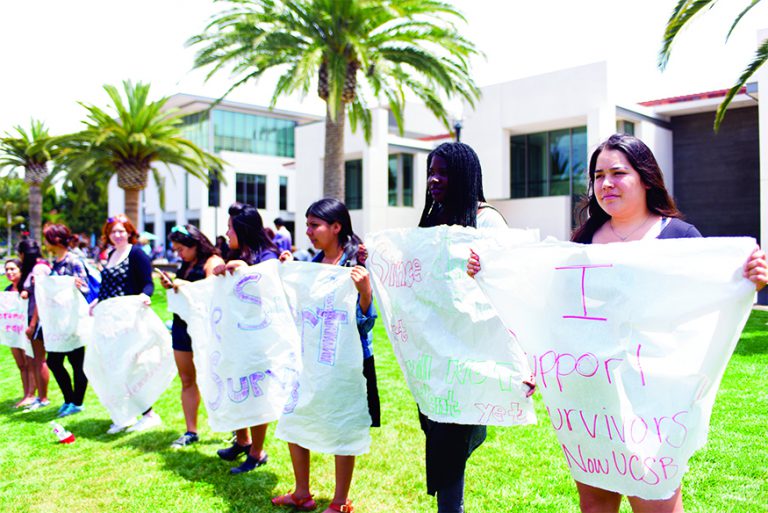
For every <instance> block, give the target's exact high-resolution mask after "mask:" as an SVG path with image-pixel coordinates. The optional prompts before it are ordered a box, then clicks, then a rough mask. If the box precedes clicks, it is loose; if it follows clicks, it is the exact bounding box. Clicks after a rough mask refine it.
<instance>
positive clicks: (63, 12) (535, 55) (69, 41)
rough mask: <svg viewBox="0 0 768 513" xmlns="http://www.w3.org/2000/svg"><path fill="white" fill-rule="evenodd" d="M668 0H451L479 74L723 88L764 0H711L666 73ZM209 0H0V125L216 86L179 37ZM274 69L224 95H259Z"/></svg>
mask: <svg viewBox="0 0 768 513" xmlns="http://www.w3.org/2000/svg"><path fill="white" fill-rule="evenodd" d="M676 2H677V0H633V1H629V0H581V1H575V0H535V1H530V0H454V4H455V5H456V6H457V7H458V8H459V10H461V11H462V12H463V13H464V15H465V16H466V18H467V21H468V23H466V24H461V23H459V24H458V27H459V30H460V31H461V32H462V34H464V35H465V36H466V37H467V38H469V39H470V40H472V41H473V42H474V43H475V44H476V45H477V46H478V47H479V49H480V50H481V51H482V52H484V54H485V57H484V58H477V59H475V60H474V61H473V63H472V70H473V76H474V78H475V81H476V83H477V84H478V85H480V86H483V85H489V84H494V83H499V82H504V81H508V80H513V79H516V78H522V77H526V76H531V75H537V74H541V73H546V72H549V71H555V70H558V69H563V68H569V67H574V66H578V65H582V64H588V63H592V62H597V61H604V60H607V61H608V62H609V63H610V64H609V65H610V66H611V69H612V70H613V73H615V74H616V76H618V77H620V82H621V91H622V92H623V97H622V98H620V99H622V100H628V101H634V102H639V101H645V100H651V99H658V98H665V97H668V96H676V95H681V94H690V93H696V92H703V91H710V90H715V89H724V88H727V87H730V86H731V85H732V84H733V82H734V81H735V80H736V79H737V77H738V76H739V74H740V72H741V70H742V69H743V68H744V67H745V66H746V65H747V64H748V63H749V62H750V61H751V59H752V56H753V55H754V52H755V49H756V47H757V30H758V29H764V28H768V2H761V3H760V4H758V6H757V7H755V8H754V9H752V11H750V13H748V14H747V15H746V16H745V17H744V18H743V19H742V21H741V23H740V25H739V26H738V27H737V29H736V31H735V32H734V34H732V36H731V38H730V40H729V41H728V43H727V44H726V43H725V36H726V34H727V32H728V29H729V27H730V24H731V22H732V20H733V19H734V18H735V16H736V15H737V14H738V12H739V11H740V10H741V9H742V8H743V7H744V6H746V5H747V4H748V2H749V0H728V1H727V2H719V3H717V4H716V6H715V8H713V9H712V10H711V11H709V12H706V13H703V15H702V16H700V17H699V18H698V19H696V20H695V21H694V23H692V24H691V25H690V27H689V28H688V29H687V30H686V31H684V32H683V33H682V34H681V35H680V36H679V40H678V42H677V44H676V46H675V49H674V51H673V54H672V59H671V61H670V63H669V65H668V67H667V70H666V71H665V72H664V73H661V72H660V71H659V70H658V69H657V67H656V59H657V54H658V51H659V48H660V46H661V38H662V35H663V30H664V25H665V23H666V20H667V18H668V17H669V14H670V12H671V11H672V8H673V7H674V5H675V3H676ZM225 6H226V5H225V4H224V3H223V2H212V1H211V0H131V1H125V0H124V1H117V0H69V1H67V2H62V1H60V0H1V1H0V55H1V56H2V57H0V133H4V132H6V131H8V130H10V129H11V127H13V126H15V125H18V124H21V125H24V126H26V125H28V124H29V120H30V118H35V119H41V120H43V121H44V122H45V123H46V125H47V126H48V127H49V128H50V129H51V131H52V133H64V132H68V131H75V130H78V129H79V128H81V120H82V119H83V118H84V114H85V109H84V108H83V107H82V106H80V105H79V104H78V103H77V102H78V101H80V102H84V103H90V104H95V105H98V106H101V107H105V106H106V105H107V104H108V98H107V96H106V93H105V92H104V91H103V90H102V86H103V84H119V83H120V82H121V81H122V80H124V79H131V80H133V81H134V82H136V81H144V82H150V83H151V84H152V91H151V95H152V97H153V98H159V97H160V96H169V95H172V94H174V93H188V94H195V95H200V96H208V97H218V96H220V95H221V94H223V93H224V92H225V91H226V89H227V88H228V86H229V84H230V83H231V80H232V78H231V77H230V76H228V75H227V74H226V73H223V74H221V75H220V76H216V77H213V78H212V79H211V80H209V81H208V82H206V81H205V80H204V78H205V73H204V72H202V71H200V70H194V71H193V70H192V62H193V59H194V53H195V50H194V49H193V48H186V47H185V46H184V42H185V41H186V40H187V39H188V38H189V37H190V36H192V35H194V34H197V33H199V32H201V31H202V29H203V28H204V26H205V24H206V21H207V20H208V19H209V17H210V16H211V15H212V14H214V13H216V12H218V11H220V10H221V9H223V8H224V7H225ZM273 84H274V80H273V77H271V76H267V77H264V78H263V79H262V80H260V81H259V83H258V84H246V85H244V86H242V87H241V88H240V89H238V90H236V91H235V92H233V93H232V94H230V96H229V98H230V99H232V100H235V101H240V102H246V103H254V104H261V105H266V104H268V102H269V101H270V99H271V87H272V85H273ZM277 107H278V108H282V109H288V110H294V111H299V112H309V113H315V114H321V113H322V112H323V107H322V103H321V102H320V100H319V99H317V98H315V97H313V96H308V97H307V98H304V99H302V98H298V97H295V98H287V99H285V100H281V101H280V102H278V104H277Z"/></svg>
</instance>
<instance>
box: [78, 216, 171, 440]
mask: <svg viewBox="0 0 768 513" xmlns="http://www.w3.org/2000/svg"><path fill="white" fill-rule="evenodd" d="M102 239H103V241H104V242H105V243H109V244H111V245H112V247H113V249H112V251H110V252H109V253H108V255H107V264H106V265H105V266H104V269H103V270H102V272H101V288H100V289H99V297H98V299H96V300H95V301H94V302H93V303H92V304H91V313H93V309H94V308H95V307H96V305H97V304H98V303H99V302H101V301H105V300H107V299H110V298H113V297H118V296H130V295H138V296H140V297H142V299H143V301H144V304H145V305H146V306H149V305H150V304H151V300H150V296H151V295H152V293H153V292H154V290H155V286H154V284H153V283H152V262H151V261H150V260H149V257H148V256H147V254H146V253H144V251H143V250H142V249H141V246H139V245H138V244H136V243H137V242H138V240H139V233H138V232H137V231H136V228H135V227H134V226H133V223H131V220H130V219H128V217H127V216H126V215H125V214H119V215H116V216H114V217H109V218H107V222H106V223H104V227H103V228H102ZM161 424H162V420H161V419H160V415H158V414H157V413H156V412H155V411H154V410H152V407H151V406H150V407H149V408H148V409H147V410H146V411H144V412H143V413H142V416H141V418H140V419H139V421H138V422H135V421H134V422H129V423H128V424H123V423H112V425H111V426H110V427H109V429H108V430H107V434H109V435H114V434H116V433H119V432H121V431H123V430H126V429H127V431H129V432H134V431H144V430H145V429H149V428H153V427H156V426H159V425H161Z"/></svg>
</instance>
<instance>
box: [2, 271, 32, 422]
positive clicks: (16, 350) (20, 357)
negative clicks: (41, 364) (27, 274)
mask: <svg viewBox="0 0 768 513" xmlns="http://www.w3.org/2000/svg"><path fill="white" fill-rule="evenodd" d="M5 277H6V278H8V281H10V282H11V284H10V285H8V286H7V287H6V288H5V292H15V293H20V292H21V260H19V259H18V258H9V259H8V260H6V261H5ZM11 354H12V355H13V359H14V361H15V362H16V367H18V368H19V374H21V386H22V389H23V390H24V397H22V398H21V400H20V401H19V402H17V403H16V404H15V405H14V408H21V407H23V406H29V405H30V404H32V403H33V402H35V375H34V373H33V371H32V358H30V357H29V356H27V352H26V351H25V350H24V348H23V347H12V348H11Z"/></svg>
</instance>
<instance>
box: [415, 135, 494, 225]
mask: <svg viewBox="0 0 768 513" xmlns="http://www.w3.org/2000/svg"><path fill="white" fill-rule="evenodd" d="M436 156H439V157H441V158H442V159H443V160H444V161H445V163H446V165H447V166H448V190H447V191H446V198H445V201H444V202H443V203H442V204H440V203H435V202H434V200H433V199H432V195H431V194H430V193H429V187H427V193H426V200H425V203H424V210H423V211H422V213H421V220H420V221H419V226H421V227H429V226H437V225H439V224H449V225H451V224H456V225H460V226H472V227H476V226H477V207H478V203H479V202H482V201H485V195H484V194H483V172H482V168H481V167H480V159H479V158H478V157H477V153H475V150H473V149H472V148H471V147H470V146H469V145H467V144H464V143H460V142H448V143H443V144H441V145H440V146H438V147H437V148H435V149H434V150H432V151H431V152H430V154H429V155H428V156H427V180H429V169H430V167H431V165H432V160H433V158H434V157H436Z"/></svg>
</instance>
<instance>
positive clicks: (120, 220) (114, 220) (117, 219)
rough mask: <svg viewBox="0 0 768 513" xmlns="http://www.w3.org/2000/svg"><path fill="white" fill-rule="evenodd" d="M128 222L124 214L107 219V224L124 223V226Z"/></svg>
mask: <svg viewBox="0 0 768 513" xmlns="http://www.w3.org/2000/svg"><path fill="white" fill-rule="evenodd" d="M127 222H128V218H127V217H126V216H124V215H123V214H120V215H117V216H114V217H108V218H107V223H122V224H125V223H127Z"/></svg>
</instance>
